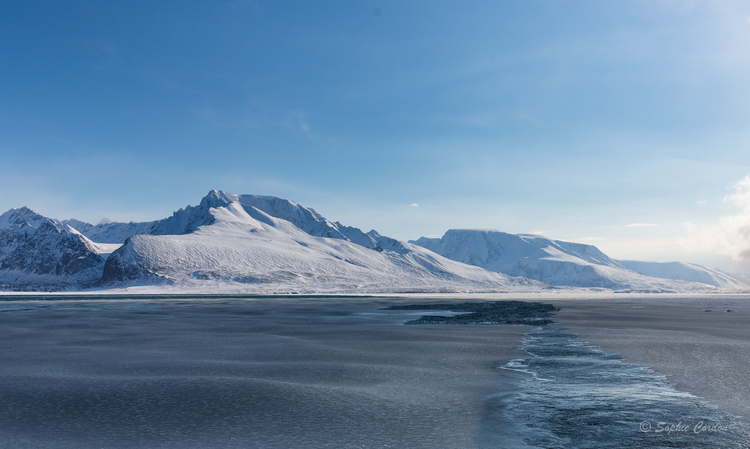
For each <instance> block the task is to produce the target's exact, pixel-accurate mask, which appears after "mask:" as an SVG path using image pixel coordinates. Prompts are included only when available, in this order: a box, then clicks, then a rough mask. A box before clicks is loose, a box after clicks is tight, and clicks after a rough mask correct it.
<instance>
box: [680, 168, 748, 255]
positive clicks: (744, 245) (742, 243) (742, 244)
mask: <svg viewBox="0 0 750 449" xmlns="http://www.w3.org/2000/svg"><path fill="white" fill-rule="evenodd" d="M730 188H731V189H732V190H733V193H731V194H729V195H727V196H726V197H725V198H724V202H725V203H730V204H734V205H735V206H737V207H739V208H740V211H739V212H738V213H737V214H734V215H728V216H725V217H720V218H719V222H718V224H715V225H712V226H697V225H695V224H693V223H685V227H686V228H687V237H686V238H685V239H684V241H683V242H682V244H683V245H684V246H685V247H686V248H687V249H689V250H691V251H708V252H715V253H719V254H726V255H729V256H731V257H732V258H733V259H734V260H750V175H745V177H744V178H742V179H741V180H740V181H738V182H737V183H735V184H732V185H731V186H730Z"/></svg>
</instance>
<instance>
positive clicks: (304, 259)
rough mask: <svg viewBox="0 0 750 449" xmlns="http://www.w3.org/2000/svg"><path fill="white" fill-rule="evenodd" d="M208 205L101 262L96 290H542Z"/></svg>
mask: <svg viewBox="0 0 750 449" xmlns="http://www.w3.org/2000/svg"><path fill="white" fill-rule="evenodd" d="M243 197H244V198H243ZM248 197H249V198H248ZM235 198H236V200H235V201H231V202H228V203H227V200H231V199H235ZM213 199H219V200H221V201H217V202H214V203H212V204H215V205H217V206H218V207H211V208H209V210H208V212H209V213H210V214H211V215H212V216H213V218H214V221H213V223H211V224H209V225H204V226H201V227H199V228H198V229H197V230H195V231H194V232H192V233H190V234H182V235H160V236H157V235H136V236H133V237H131V238H130V239H129V240H128V241H127V242H125V244H124V245H123V246H122V247H121V248H120V249H119V250H117V251H115V252H114V253H112V255H111V256H110V257H109V259H108V260H107V263H106V265H105V268H104V273H103V276H102V284H103V285H122V284H123V283H128V284H131V285H132V284H143V283H146V282H168V283H174V284H181V285H195V284H196V283H200V282H204V281H222V282H230V283H239V284H245V285H247V287H248V289H251V290H252V289H253V287H254V286H267V285H268V284H275V285H278V286H279V287H280V288H283V289H292V290H302V291H318V292H320V291H334V290H346V291H350V292H376V291H377V292H385V291H497V290H509V289H540V288H543V285H542V284H540V283H537V282H533V281H529V280H526V279H516V278H511V277H509V276H507V275H504V274H501V273H490V272H488V271H486V270H482V269H479V268H477V267H472V266H468V265H465V264H461V263H456V262H454V261H451V260H448V259H446V258H443V257H441V256H438V255H436V254H434V253H431V252H430V251H426V250H425V249H423V248H420V247H417V246H414V245H410V244H408V243H403V247H402V250H401V251H398V252H397V251H392V250H384V249H381V250H377V249H375V248H370V247H365V246H362V245H359V244H356V243H354V242H352V241H350V240H347V239H344V238H341V237H340V235H339V236H336V237H327V236H326V237H321V236H315V235H311V234H310V233H308V232H305V231H310V230H311V229H312V231H311V232H320V230H321V229H326V228H327V229H329V230H333V229H339V230H340V228H339V227H336V226H334V225H335V224H331V223H330V222H327V221H325V219H323V218H322V217H320V216H318V215H317V214H314V211H312V210H311V209H307V208H302V207H301V206H297V207H295V206H296V205H294V203H291V204H290V202H289V203H280V202H276V201H275V200H274V199H270V198H267V197H250V196H245V195H242V196H236V197H229V198H227V197H222V198H216V196H215V195H214V198H211V199H210V200H213ZM280 201H284V200H280ZM274 204H275V205H276V206H279V205H280V206H281V207H280V208H279V207H273V206H274ZM264 209H265V210H264ZM267 210H270V211H271V212H273V213H275V214H278V215H283V216H285V217H287V218H292V219H296V220H295V221H296V223H295V222H293V221H290V220H287V219H283V218H278V217H274V216H272V215H270V214H269V213H267V212H266V211H267ZM300 225H301V226H302V227H303V228H300V227H299V226H300ZM341 235H344V236H345V234H344V233H343V232H342V233H341ZM354 235H356V234H354ZM368 237H369V238H370V239H372V241H373V242H375V239H374V238H372V237H371V236H368ZM373 246H376V245H373ZM376 247H377V246H376Z"/></svg>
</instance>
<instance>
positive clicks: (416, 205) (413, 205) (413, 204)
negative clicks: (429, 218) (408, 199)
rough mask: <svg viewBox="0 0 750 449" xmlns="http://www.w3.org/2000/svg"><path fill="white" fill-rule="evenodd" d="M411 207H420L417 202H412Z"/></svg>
mask: <svg viewBox="0 0 750 449" xmlns="http://www.w3.org/2000/svg"><path fill="white" fill-rule="evenodd" d="M411 207H419V204H417V203H411Z"/></svg>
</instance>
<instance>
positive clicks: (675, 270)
mask: <svg viewBox="0 0 750 449" xmlns="http://www.w3.org/2000/svg"><path fill="white" fill-rule="evenodd" d="M618 262H619V263H620V264H622V266H623V267H625V268H627V269H628V270H632V271H635V272H636V273H640V274H643V275H645V276H651V277H655V278H662V279H675V280H680V281H690V282H700V283H703V284H708V285H713V286H714V287H719V288H724V289H729V290H750V282H748V280H747V279H745V278H743V277H740V276H735V275H732V274H728V273H724V272H723V271H721V270H716V269H714V268H707V267H704V266H702V265H698V264H694V263H682V262H638V261H635V260H619V261H618Z"/></svg>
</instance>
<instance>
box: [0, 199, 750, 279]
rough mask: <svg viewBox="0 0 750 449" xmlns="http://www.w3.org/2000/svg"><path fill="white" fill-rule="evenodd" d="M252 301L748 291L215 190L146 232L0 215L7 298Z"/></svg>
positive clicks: (677, 271) (547, 248)
mask: <svg viewBox="0 0 750 449" xmlns="http://www.w3.org/2000/svg"><path fill="white" fill-rule="evenodd" d="M135 286H141V287H143V286H154V287H157V288H162V289H164V288H167V289H171V290H170V291H183V290H190V291H203V292H223V291H229V290H231V291H243V292H248V293H308V294H309V293H396V292H507V291H544V290H546V289H550V288H557V289H559V288H566V287H580V288H602V289H609V290H618V291H628V290H631V291H643V292H648V291H676V292H698V291H700V292H709V291H719V290H721V291H727V290H731V291H737V290H745V289H748V288H750V286H748V284H747V283H746V281H744V280H743V279H741V278H739V277H736V276H732V275H729V274H726V273H722V272H720V271H717V270H711V269H708V268H705V267H701V266H698V265H688V264H681V263H677V262H675V263H670V264H658V263H648V262H633V261H617V260H614V259H611V258H609V257H608V256H607V255H605V254H604V253H602V252H601V251H599V250H598V249H597V248H596V247H594V246H591V245H581V244H577V243H570V242H562V241H557V240H550V239H546V238H543V237H539V236H532V235H513V234H506V233H503V232H498V231H480V230H450V231H448V232H447V233H446V234H445V235H444V236H443V237H442V238H440V239H428V238H424V237H423V238H420V239H419V240H416V241H412V242H402V241H399V240H395V239H392V238H389V237H386V236H381V235H380V234H378V233H377V232H376V231H370V232H367V233H365V232H362V231H361V230H359V229H357V228H353V227H349V226H344V225H342V224H341V223H338V222H331V221H329V220H327V219H325V218H324V217H322V216H321V215H320V214H318V213H317V212H315V211H314V210H313V209H310V208H307V207H304V206H301V205H299V204H296V203H294V202H292V201H289V200H284V199H281V198H276V197H271V196H260V195H232V194H229V193H225V192H221V191H217V190H213V191H211V192H209V194H208V195H207V196H206V197H205V198H203V199H202V200H201V202H200V203H199V204H198V205H197V206H188V207H186V208H185V209H180V210H178V211H177V212H175V213H174V214H172V216H171V217H168V218H165V219H162V220H156V221H153V222H142V223H132V222H131V223H118V222H107V221H103V222H102V223H100V224H98V225H91V224H89V223H85V222H82V221H78V220H66V221H58V220H55V219H52V218H47V217H43V216H41V215H39V214H38V213H36V212H34V211H32V210H30V209H28V208H25V207H24V208H20V209H11V210H10V211H8V212H6V213H4V214H2V215H0V289H2V290H6V291H9V290H10V291H17V290H39V291H47V290H66V291H78V290H86V289H103V290H108V289H118V288H127V287H135Z"/></svg>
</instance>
